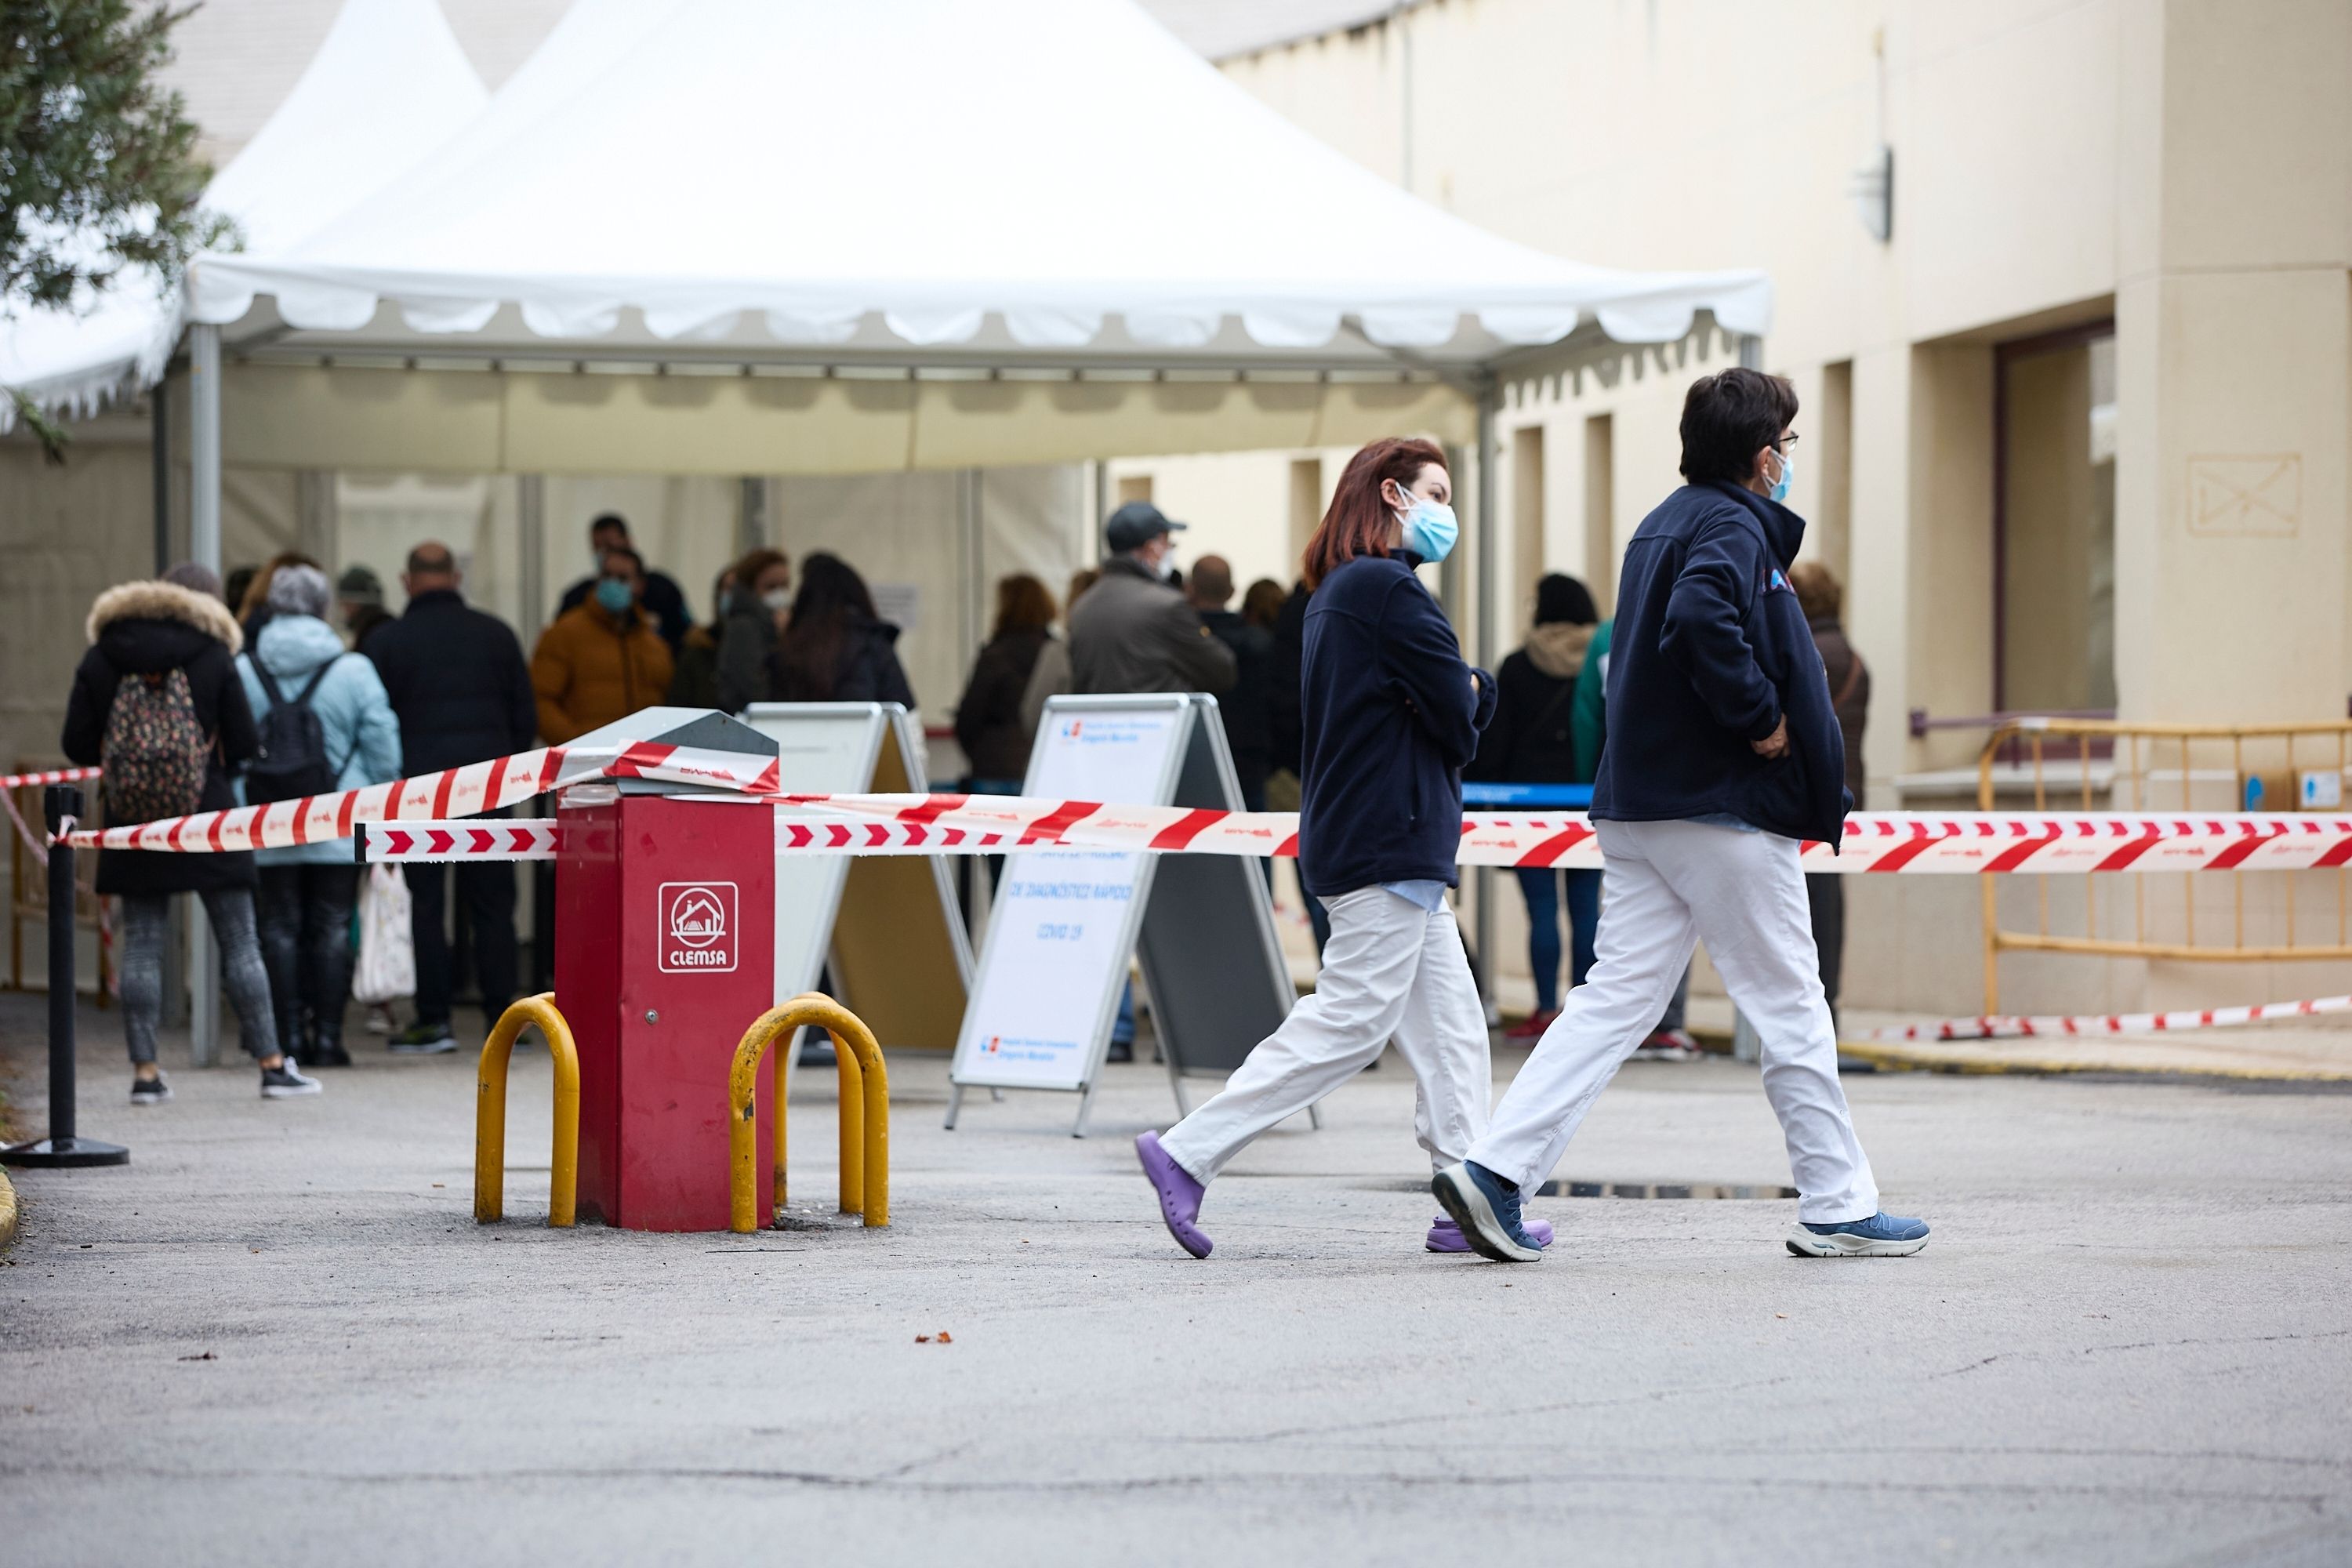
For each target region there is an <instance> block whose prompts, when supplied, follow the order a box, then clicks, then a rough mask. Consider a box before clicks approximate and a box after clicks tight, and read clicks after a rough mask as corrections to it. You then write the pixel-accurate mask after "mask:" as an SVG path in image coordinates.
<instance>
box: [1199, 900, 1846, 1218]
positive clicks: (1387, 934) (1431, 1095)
mask: <svg viewBox="0 0 2352 1568" xmlns="http://www.w3.org/2000/svg"><path fill="white" fill-rule="evenodd" d="M1800 901H1802V900H1800ZM1324 907H1325V908H1326V909H1328V910H1329V911H1330V915H1331V940H1330V941H1329V942H1327V943H1325V944H1324V948H1323V973H1322V974H1321V975H1320V976H1318V978H1317V980H1316V982H1315V994H1313V995H1311V996H1308V997H1306V998H1304V999H1302V1000H1301V1001H1300V1002H1299V1004H1298V1005H1297V1006H1296V1007H1293V1008H1292V1009H1291V1010H1290V1016H1288V1017H1287V1018H1285V1019H1284V1020H1283V1021H1282V1026H1281V1027H1280V1028H1278V1029H1276V1030H1275V1032H1274V1033H1273V1034H1271V1035H1268V1036H1267V1037H1265V1039H1263V1040H1260V1041H1259V1042H1258V1044H1257V1048H1256V1049H1255V1050H1253V1051H1251V1052H1250V1054H1249V1057H1248V1058H1247V1059H1246V1060H1244V1062H1243V1063H1242V1065H1241V1066H1240V1067H1238V1068H1234V1076H1233V1077H1231V1078H1229V1079H1226V1080H1225V1087H1224V1088H1223V1089H1220V1090H1219V1091H1218V1093H1217V1097H1216V1098H1215V1099H1214V1100H1210V1101H1209V1102H1208V1103H1207V1104H1206V1105H1203V1106H1202V1107H1201V1108H1200V1109H1198V1110H1194V1111H1193V1112H1192V1115H1190V1116H1188V1117H1186V1118H1184V1120H1183V1121H1180V1122H1178V1123H1177V1124H1176V1125H1175V1126H1174V1127H1171V1128H1170V1129H1169V1130H1168V1131H1167V1132H1166V1133H1164V1134H1163V1135H1162V1136H1161V1137H1160V1147H1161V1148H1163V1149H1165V1150H1167V1151H1168V1152H1169V1154H1170V1155H1171V1156H1172V1157H1173V1158H1174V1160H1175V1162H1176V1163H1178V1164H1180V1165H1181V1166H1183V1167H1184V1169H1185V1170H1187V1171H1189V1172H1191V1173H1192V1176H1193V1179H1194V1180H1196V1181H1201V1182H1211V1181H1214V1180H1215V1179H1216V1176H1217V1173H1218V1172H1220V1171H1222V1170H1223V1169H1224V1168H1225V1162H1227V1161H1228V1160H1231V1159H1232V1158H1233V1157H1234V1155H1235V1154H1238V1153H1240V1152H1242V1150H1243V1149H1244V1147H1245V1146H1246V1145H1247V1144H1248V1143H1249V1142H1250V1140H1251V1139H1253V1138H1255V1137H1256V1136H1257V1135H1258V1134H1259V1133H1261V1132H1263V1131H1265V1130H1266V1129H1267V1128H1269V1127H1271V1126H1273V1125H1274V1124H1275V1123H1276V1122H1277V1121H1281V1120H1283V1119H1284V1118H1285V1117H1287V1116H1295V1115H1297V1113H1298V1112H1299V1111H1302V1110H1306V1109H1307V1107H1308V1106H1310V1105H1313V1104H1314V1103H1315V1102H1316V1101H1317V1100H1321V1099H1322V1098H1323V1097H1324V1096H1325V1095H1327V1094H1328V1093H1330V1092H1331V1091H1332V1090H1333V1089H1337V1088H1339V1086H1340V1085H1341V1084H1343V1083H1345V1082H1347V1081H1348V1080H1349V1079H1351V1078H1353V1077H1355V1076H1356V1074H1358V1073H1359V1072H1361V1071H1362V1070H1363V1069H1364V1068H1366V1067H1367V1066H1369V1065H1370V1063H1371V1062H1372V1061H1374V1060H1375V1059H1376V1058H1378V1057H1379V1056H1380V1054H1381V1050H1382V1049H1383V1048H1384V1047H1386V1046H1388V1044H1389V1043H1390V1042H1391V1040H1393V1041H1394V1042H1395V1044H1396V1048H1397V1053H1398V1054H1399V1055H1400V1056H1402V1057H1403V1058H1404V1060H1405V1065H1406V1066H1408V1067H1410V1068H1412V1076H1413V1079H1414V1082H1415V1084H1416V1086H1417V1087H1418V1089H1419V1094H1418V1097H1417V1100H1416V1102H1415V1105H1414V1108H1413V1131H1415V1133H1417V1134H1418V1135H1419V1137H1420V1139H1421V1146H1422V1147H1423V1149H1426V1150H1428V1151H1429V1156H1430V1164H1431V1168H1432V1169H1433V1170H1435V1169H1443V1168H1444V1167H1445V1166H1447V1165H1450V1164H1453V1163H1454V1162H1456V1161H1458V1160H1460V1159H1462V1158H1463V1157H1464V1155H1465V1154H1466V1153H1468V1152H1469V1150H1470V1145H1471V1144H1472V1142H1474V1141H1475V1139H1476V1138H1477V1136H1478V1134H1479V1133H1480V1132H1481V1131H1484V1129H1485V1128H1486V1107H1487V1103H1488V1101H1489V1100H1491V1099H1492V1098H1493V1095H1494V1076H1493V1070H1494V1069H1493V1068H1492V1066H1491V1064H1490V1063H1489V1061H1488V1059H1487V1054H1486V1008H1485V1006H1484V1005H1482V1004H1481V1003H1480V1002H1479V1000H1478V987H1477V984H1476V983H1475V981H1473V980H1472V979H1471V977H1470V964H1469V961H1468V960H1467V959H1466V958H1465V957H1464V955H1463V952H1462V933H1461V932H1460V931H1458V930H1457V929H1456V928H1455V926H1454V911H1453V910H1450V909H1448V908H1446V907H1445V906H1444V904H1443V903H1441V904H1439V905H1438V906H1437V909H1436V910H1434V911H1433V912H1428V911H1424V910H1422V909H1421V907H1420V906H1419V905H1417V904H1415V903H1413V902H1412V900H1409V899H1403V898H1400V897H1398V896H1397V895H1396V894H1394V893H1391V892H1389V891H1388V890H1387V889H1382V888H1359V889H1356V890H1355V891H1354V892H1352V893H1342V894H1341V895H1340V896H1339V897H1338V898H1336V899H1329V900H1325V905H1324Z"/></svg>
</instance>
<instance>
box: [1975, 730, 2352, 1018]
mask: <svg viewBox="0 0 2352 1568" xmlns="http://www.w3.org/2000/svg"><path fill="white" fill-rule="evenodd" d="M2224 748H2226V754H2225V753H2224ZM1997 762H1998V763H2000V766H2001V768H2002V770H2003V776H2001V777H2000V778H1998V779H1997V778H1996V776H1995V765H1996V763H1997ZM2200 764H2201V765H2200ZM2347 764H2352V721H2346V720H2328V721H2322V722H2318V723H2305V724H2148V723H2137V722H2132V721H2117V720H2098V719H2076V718H2060V717H2036V718H2021V719H2013V720H2011V721H2007V722H2004V723H2002V724H2001V725H2000V727H1999V728H1997V729H1995V730H1994V731H1992V733H1991V734H1990V736H1989V737H1988V738H1987V739H1986V741H1985V743H1984V747H1983V749H1982V750H1981V751H1980V752H1979V753H1978V755H1977V805H1978V807H1979V809H1980V810H1984V811H1991V810H1993V809H1994V808H1995V806H1994V801H1995V796H1996V795H1997V794H2007V795H2011V797H2012V799H2013V798H2014V795H2015V793H2016V792H2017V791H2018V789H2019V788H2020V786H2021V784H2023V783H2024V782H2025V781H2026V780H2027V779H2030V780H2031V783H2032V791H2033V808H2034V809H2035V810H2036V811H2049V810H2053V809H2059V810H2081V811H2098V810H2107V811H2127V812H2171V811H2185V812H2239V811H2258V810H2272V811H2280V810H2287V811H2291V810H2294V809H2296V808H2297V806H2298V805H2300V804H2301V797H2302V785H2303V781H2304V777H2305V774H2306V773H2309V774H2312V775H2315V778H2314V782H2315V784H2319V785H2321V786H2323V787H2322V788H2320V789H2319V790H2318V792H2317V793H2318V795H2319V797H2320V798H2319V799H2317V800H2316V801H2315V802H2314V803H2313V804H2314V805H2320V806H2324V807H2326V809H2329V810H2335V809H2338V808H2339V806H2338V800H2339V799H2340V796H2341V795H2342V792H2343V789H2344V786H2345V770H2346V768H2347ZM2330 774H2332V775H2333V776H2334V780H2335V783H2334V785H2333V786H2332V787H2326V780H2327V778H2328V775H2330ZM2101 796H2104V797H2105V798H2104V801H2102V800H2101V799H2100V797H2101ZM2053 800H2054V801H2055V803H2056V804H2055V805H2054V806H2053ZM2222 878H2227V879H2228V891H2227V897H2228V900H2229V910H2228V913H2227V916H2226V918H2220V919H2217V917H2219V916H2220V911H2219V910H2215V909H2214V908H2213V907H2212V906H2213V903H2214V901H2215V900H2214V897H2213V894H2214V892H2215V890H2217V889H2219V888H2220V887H2221V879H2222ZM2347 878H2352V872H2347V869H2346V868H2336V869H2335V870H2315V871H2224V872H2212V871H2205V872H2184V873H2182V875H2181V878H2180V889H2179V892H2180V896H2179V900H2177V901H2176V900H2170V899H2168V898H2167V897H2166V894H2167V893H2168V890H2169V889H2168V887H2167V886H2166V884H2168V883H2169V882H2170V880H2171V879H2170V878H2168V877H2156V876H2147V875H2137V876H2129V877H2126V878H2124V879H2123V880H2124V881H2125V882H2126V883H2127V884H2128V885H2129V888H2130V895H2129V902H2130V909H2129V911H2128V915H2127V916H2126V912H2125V911H2124V910H2121V909H2120V908H2117V907H2114V906H2116V905H2120V904H2121V902H2122V901H2123V900H2122V899H2121V898H2120V897H2116V898H2111V899H2104V900H2103V897H2102V895H2103V893H2109V892H2116V893H2119V892H2120V889H2119V888H2116V886H2115V884H2116V875H2114V874H2110V875H2107V876H2104V877H2103V876H2100V875H2096V874H2093V875H2089V876H2086V877H2085V878H2084V879H2083V882H2084V899H2083V930H2082V931H2081V933H2080V934H2070V933H2063V932H2053V931H2052V929H2051V886H2050V885H2051V883H2052V882H2053V881H2054V880H2056V879H2054V878H2050V877H2035V878H2032V879H2029V880H2031V881H2032V884H2033V887H2034V898H2035V900H2036V903H2037V907H2038V919H2037V921H2036V924H2035V929H2033V930H2032V931H2015V930H2007V929H2004V928H2003V927H2002V925H2001V923H2000V909H1999V904H1998V900H1999V897H2000V883H2001V882H2002V881H2003V880H2004V879H2000V878H1994V877H1987V878H1984V879H1982V880H1983V886H1982V896H1983V900H1984V1009H1985V1012H1986V1013H1987V1014H1988V1015H1991V1014H1994V1013H1998V1012H1999V1011H2000V955H2001V954H2002V953H2004V952H2055V953H2073V954H2078V955H2083V956H2090V957H2104V958H2140V959H2161V960H2185V961H2190V962H2200V963H2204V962H2218V963H2265V962H2279V961H2309V960H2325V959H2347V958H2352V893H2347ZM2254 879H2260V882H2259V883H2258V884H2257V885H2256V886H2255V887H2254V888H2253V889H2251V893H2252V904H2251V906H2250V903H2249V897H2250V889H2249V882H2250V881H2252V880H2254ZM2315 879H2332V880H2333V882H2334V894H2335V896H2334V899H2333V900H2332V902H2333V906H2334V907H2333V910H2332V914H2333V919H2332V920H2331V919H2329V918H2328V915H2329V912H2330V911H2329V910H2326V907H2325V906H2326V903H2327V902H2328V901H2329V900H2325V899H2324V898H2323V899H2321V900H2316V901H2317V902H2318V903H2319V905H2320V906H2321V907H2320V908H2318V909H2316V910H2300V911H2299V910H2298V905H2300V904H2303V903H2305V902H2306V901H2310V900H2307V894H2308V893H2309V891H2310V889H2311V888H2312V885H2313V883H2314V881H2315ZM2200 895H2202V896H2203V897H2204V901H2205V903H2206V906H2207V909H2206V920H2205V930H2206V931H2207V933H2208V938H2209V940H2204V941H2200V939H2199V934H2198V930H2199V919H2198V916H2199V904H2200ZM2152 898H2153V900H2155V905H2156V907H2155V908H2153V909H2151V899H2152ZM2103 902H2105V903H2106V904H2108V905H2109V906H2110V907H2108V908H2107V909H2106V910H2105V913H2104V917H2103V913H2102V904H2103ZM2250 915H2251V918H2252V921H2253V923H2254V924H2255V925H2256V926H2257V927H2259V928H2260V929H2259V930H2258V931H2257V932H2256V936H2257V938H2258V939H2260V940H2251V941H2250V940H2249V938H2248V927H2249V919H2250ZM2299 920H2300V928H2299V923H2298V922H2299ZM2126 926H2127V928H2128V934H2124V930H2123V928H2125V927H2126ZM2222 930H2226V931H2227V933H2228V938H2229V940H2228V941H2227V942H2222V941H2221V940H2218V938H2219V936H2220V934H2221V931H2222ZM2314 934H2315V935H2317V936H2318V937H2320V938H2322V939H2323V940H2319V941H2311V940H2306V938H2307V937H2309V936H2311V935H2314ZM2331 934H2332V937H2333V940H2332V941H2329V940H2324V939H2326V937H2328V936H2330V935H2331Z"/></svg>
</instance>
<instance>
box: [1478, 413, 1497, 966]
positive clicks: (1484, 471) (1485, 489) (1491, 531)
mask: <svg viewBox="0 0 2352 1568" xmlns="http://www.w3.org/2000/svg"><path fill="white" fill-rule="evenodd" d="M1502 397H1503V393H1502V383H1501V382H1499V381H1498V380H1496V378H1494V377H1493V376H1487V377H1486V378H1484V379H1483V380H1482V381H1481V382H1480V383H1479V384H1478V458H1477V463H1476V468H1475V474H1476V478H1475V480H1474V482H1475V484H1476V485H1477V487H1478V497H1477V500H1478V556H1477V560H1476V561H1475V563H1474V564H1475V567H1476V569H1477V573H1478V579H1477V584H1476V586H1475V589H1474V590H1473V595H1472V602H1473V604H1474V605H1475V606H1476V608H1475V616H1476V618H1477V623H1478V624H1477V626H1476V628H1475V634H1474V637H1473V647H1475V649H1476V651H1477V660H1478V666H1479V668H1482V669H1488V670H1491V669H1493V668H1495V663H1496V655H1495V565H1496V555H1497V554H1498V553H1499V552H1497V551H1496V548H1495V422H1496V416H1497V415H1498V414H1499V413H1500V412H1501V405H1502ZM1472 881H1473V883H1474V884H1475V886H1476V888H1477V890H1478V910H1477V914H1476V916H1475V931H1476V932H1477V948H1478V952H1477V971H1476V973H1477V979H1478V994H1479V996H1480V998H1481V999H1483V1000H1484V1001H1485V1002H1486V1004H1487V1005H1490V1006H1491V1005H1493V1004H1494V1000H1495V872H1494V868H1492V867H1489V866H1481V867H1479V868H1478V869H1477V870H1476V871H1475V873H1473V875H1472Z"/></svg>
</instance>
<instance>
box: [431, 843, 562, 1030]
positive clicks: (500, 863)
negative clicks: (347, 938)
mask: <svg viewBox="0 0 2352 1568" xmlns="http://www.w3.org/2000/svg"><path fill="white" fill-rule="evenodd" d="M406 870H407V872H408V897H409V902H410V907H411V909H412V910H413V913H412V917H411V921H410V930H411V931H413V932H414V933H415V939H416V1021H417V1022H418V1023H420V1024H446V1023H447V1022H448V1021H449V993H450V991H451V988H452V987H453V985H454V984H455V975H454V969H455V965H454V963H453V962H452V960H451V955H450V952H449V934H448V921H447V916H446V910H447V908H448V888H449V879H450V878H451V877H452V876H455V877H456V878H457V897H458V898H459V899H460V900H463V901H464V903H465V906H466V919H467V922H468V923H469V924H470V925H471V926H472V928H473V932H474V978H475V979H476V980H477V981H478V983H479V984H480V985H481V988H482V1006H483V1009H484V1010H485V1011H486V1012H487V1013H488V1015H489V1016H491V1017H492V1018H496V1017H497V1016H499V1013H500V1012H502V1011H504V1010H505V1007H506V1005H507V1004H508V1003H509V1002H511V1001H513V1000H514V996H515V923H514V917H515V869H514V863H513V862H512V861H509V860H460V861H458V862H457V864H456V865H454V866H420V865H412V866H409V867H407V868H406ZM546 927H547V922H546V920H545V917H544V916H543V915H542V917H541V928H540V929H541V941H542V942H544V941H545V940H546V939H547V930H546Z"/></svg>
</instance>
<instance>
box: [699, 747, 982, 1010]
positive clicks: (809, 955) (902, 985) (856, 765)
mask: <svg viewBox="0 0 2352 1568" xmlns="http://www.w3.org/2000/svg"><path fill="white" fill-rule="evenodd" d="M743 721H744V722H745V723H747V724H749V725H751V728H753V729H755V730H757V731H760V732H761V734H764V735H768V736H771V737H772V738H773V739H774V741H775V742H776V747H777V759H776V761H777V769H778V778H779V782H780V783H781V784H782V786H783V787H784V788H785V789H787V790H801V791H806V792H808V793H811V794H815V793H818V792H824V793H827V794H834V795H864V794H881V795H895V794H899V793H902V792H906V791H919V790H922V789H925V788H928V787H929V785H928V783H927V782H925V781H919V780H918V779H917V778H916V777H915V765H914V759H915V758H917V757H919V756H920V755H921V754H922V752H921V749H920V747H919V744H918V743H917V739H916V735H915V728H914V721H913V719H912V717H911V716H910V715H909V714H908V712H907V710H906V709H905V707H903V706H902V705H900V704H898V703H896V702H755V703H753V704H752V705H751V707H750V708H749V709H747V710H745V711H744V714H743ZM778 811H779V813H780V814H782V815H790V808H788V807H779V808H778ZM819 820H824V821H827V822H838V821H839V820H840V818H839V817H834V816H828V817H823V818H821V819H819ZM828 962H830V963H831V965H832V968H833V981H834V988H835V992H836V993H837V994H836V995H835V1001H837V1002H839V1003H840V1004H841V1005H843V1006H845V1007H846V1008H848V1009H849V1010H850V1011H851V1012H853V1013H855V1014H856V1015H857V1016H858V1017H859V1018H861V1019H862V1020H864V1021H865V1024H866V1027H867V1028H869V1029H871V1030H873V1031H874V1037H875V1039H876V1040H877V1041H879V1042H880V1043H881V1044H882V1045H883V1046H884V1047H889V1048H892V1049H898V1048H914V1049H929V1050H948V1049H950V1048H951V1047H953V1046H954V1044H955V1038H956V1026H957V1024H958V1023H959V1021H960V1020H961V1017H962V1016H963V1012H964V1005H965V1000H966V996H967V994H968V992H969V990H970V986H971V939H970V938H969V936H968V935H967V934H966V933H965V931H964V924H963V914H962V910H961V909H960V908H959V906H958V905H957V902H956V897H955V885H954V881H953V879H952V878H951V877H950V874H949V870H948V864H947V862H946V861H945V860H944V859H942V858H937V857H930V856H915V855H870V856H849V855H787V856H779V857H777V859H776V1000H777V1001H779V1002H783V1001H788V1000H790V999H791V998H793V997H794V996H797V995H799V994H801V993H802V992H803V991H811V990H814V989H815V988H816V984H817V980H818V976H819V974H820V973H821V971H822V970H823V969H824V966H825V965H826V963H828Z"/></svg>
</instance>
